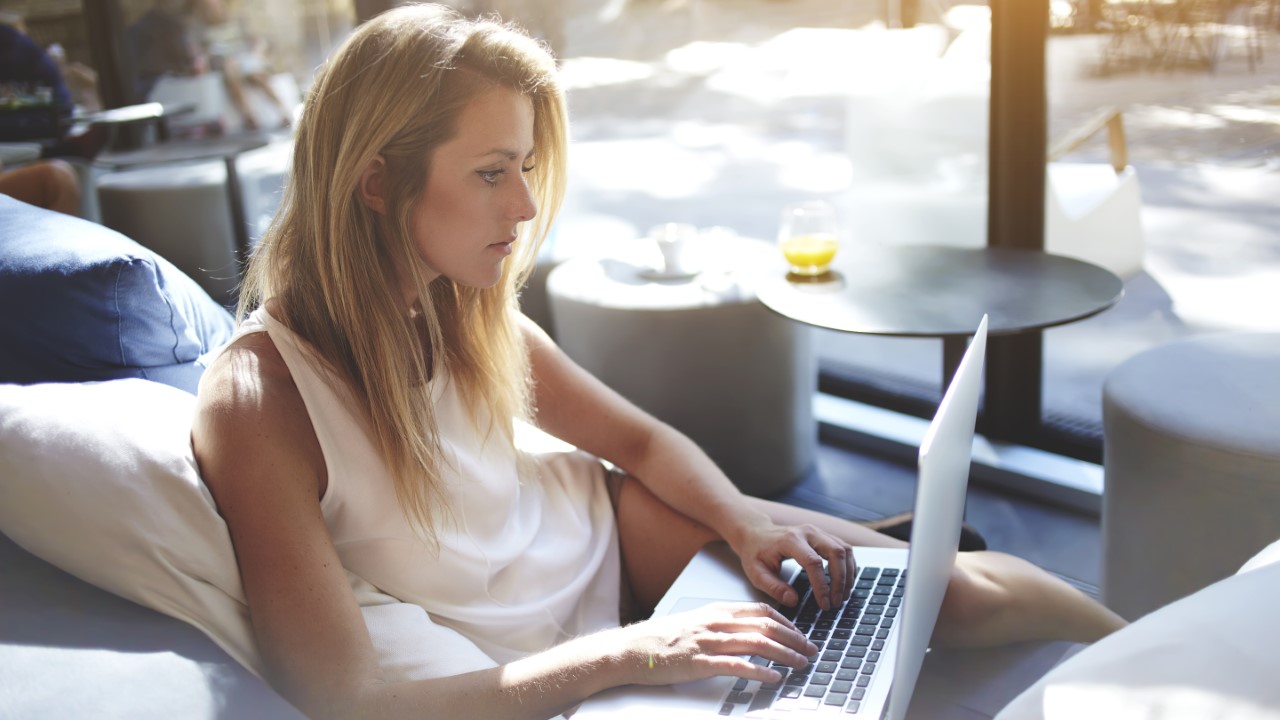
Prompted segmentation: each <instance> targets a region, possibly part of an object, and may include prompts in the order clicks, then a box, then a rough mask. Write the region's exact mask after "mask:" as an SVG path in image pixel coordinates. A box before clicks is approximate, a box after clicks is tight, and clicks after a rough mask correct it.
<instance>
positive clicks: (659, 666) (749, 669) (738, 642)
mask: <svg viewBox="0 0 1280 720" xmlns="http://www.w3.org/2000/svg"><path fill="white" fill-rule="evenodd" d="M619 632H621V633H623V634H624V635H625V636H626V640H625V646H626V647H625V650H624V651H623V654H622V657H621V663H622V667H623V669H624V675H625V677H626V679H625V682H626V683H634V684H640V685H669V684H672V683H679V682H688V681H692V680H701V679H704V678H709V677H713V676H716V675H733V676H737V677H742V678H747V679H748V680H760V681H764V682H769V681H773V680H777V679H778V675H779V674H778V672H777V671H776V670H773V669H770V668H769V667H767V666H762V665H756V664H755V663H752V662H751V661H750V660H748V659H747V658H746V657H740V656H753V655H756V656H760V657H762V658H765V659H768V660H771V661H774V662H780V663H783V664H785V665H790V666H791V667H794V668H801V667H804V666H805V664H807V663H808V662H809V658H810V657H812V656H813V655H815V654H816V653H817V652H818V648H817V646H816V645H814V644H813V643H811V642H809V640H808V639H807V638H806V637H805V636H804V635H802V634H801V633H800V631H799V630H797V629H796V627H795V625H793V624H791V622H790V621H789V620H787V619H786V618H784V617H783V616H782V614H781V613H779V612H778V611H777V610H775V609H774V608H772V607H770V606H769V605H767V604H765V603H712V604H710V605H707V606H705V607H701V608H698V609H697V610H691V611H688V612H683V613H676V614H674V615H668V616H666V617H661V618H655V619H653V620H646V621H644V622H639V623H635V624H633V625H628V626H626V627H624V628H620V629H619Z"/></svg>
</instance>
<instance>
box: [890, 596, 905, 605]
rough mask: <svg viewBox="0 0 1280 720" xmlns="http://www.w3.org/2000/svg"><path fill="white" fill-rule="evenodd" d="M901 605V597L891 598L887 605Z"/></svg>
mask: <svg viewBox="0 0 1280 720" xmlns="http://www.w3.org/2000/svg"><path fill="white" fill-rule="evenodd" d="M901 605H902V598H891V599H890V600H889V607H900V606H901Z"/></svg>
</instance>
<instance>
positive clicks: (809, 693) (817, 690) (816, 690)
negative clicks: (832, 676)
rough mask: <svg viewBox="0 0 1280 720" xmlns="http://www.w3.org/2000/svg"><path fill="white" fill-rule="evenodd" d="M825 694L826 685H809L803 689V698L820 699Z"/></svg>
mask: <svg viewBox="0 0 1280 720" xmlns="http://www.w3.org/2000/svg"><path fill="white" fill-rule="evenodd" d="M826 694H827V686H826V685H810V686H809V687H807V688H805V689H804V696H805V697H811V698H820V697H822V696H823V695H826Z"/></svg>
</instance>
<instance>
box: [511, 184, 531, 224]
mask: <svg viewBox="0 0 1280 720" xmlns="http://www.w3.org/2000/svg"><path fill="white" fill-rule="evenodd" d="M518 188H519V189H518V190H516V193H515V194H516V196H515V198H513V199H512V208H511V210H512V216H513V217H514V218H515V219H516V220H517V221H518V222H528V221H529V220H532V219H533V218H534V216H536V215H537V214H538V203H537V202H536V201H535V200H534V199H533V191H532V190H531V189H530V188H529V183H528V182H525V181H524V178H521V182H520V183H519V185H518Z"/></svg>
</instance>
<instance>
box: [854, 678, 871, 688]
mask: <svg viewBox="0 0 1280 720" xmlns="http://www.w3.org/2000/svg"><path fill="white" fill-rule="evenodd" d="M870 684H871V676H870V675H859V676H858V681H857V685H858V687H860V688H864V687H866V686H868V685H870Z"/></svg>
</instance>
